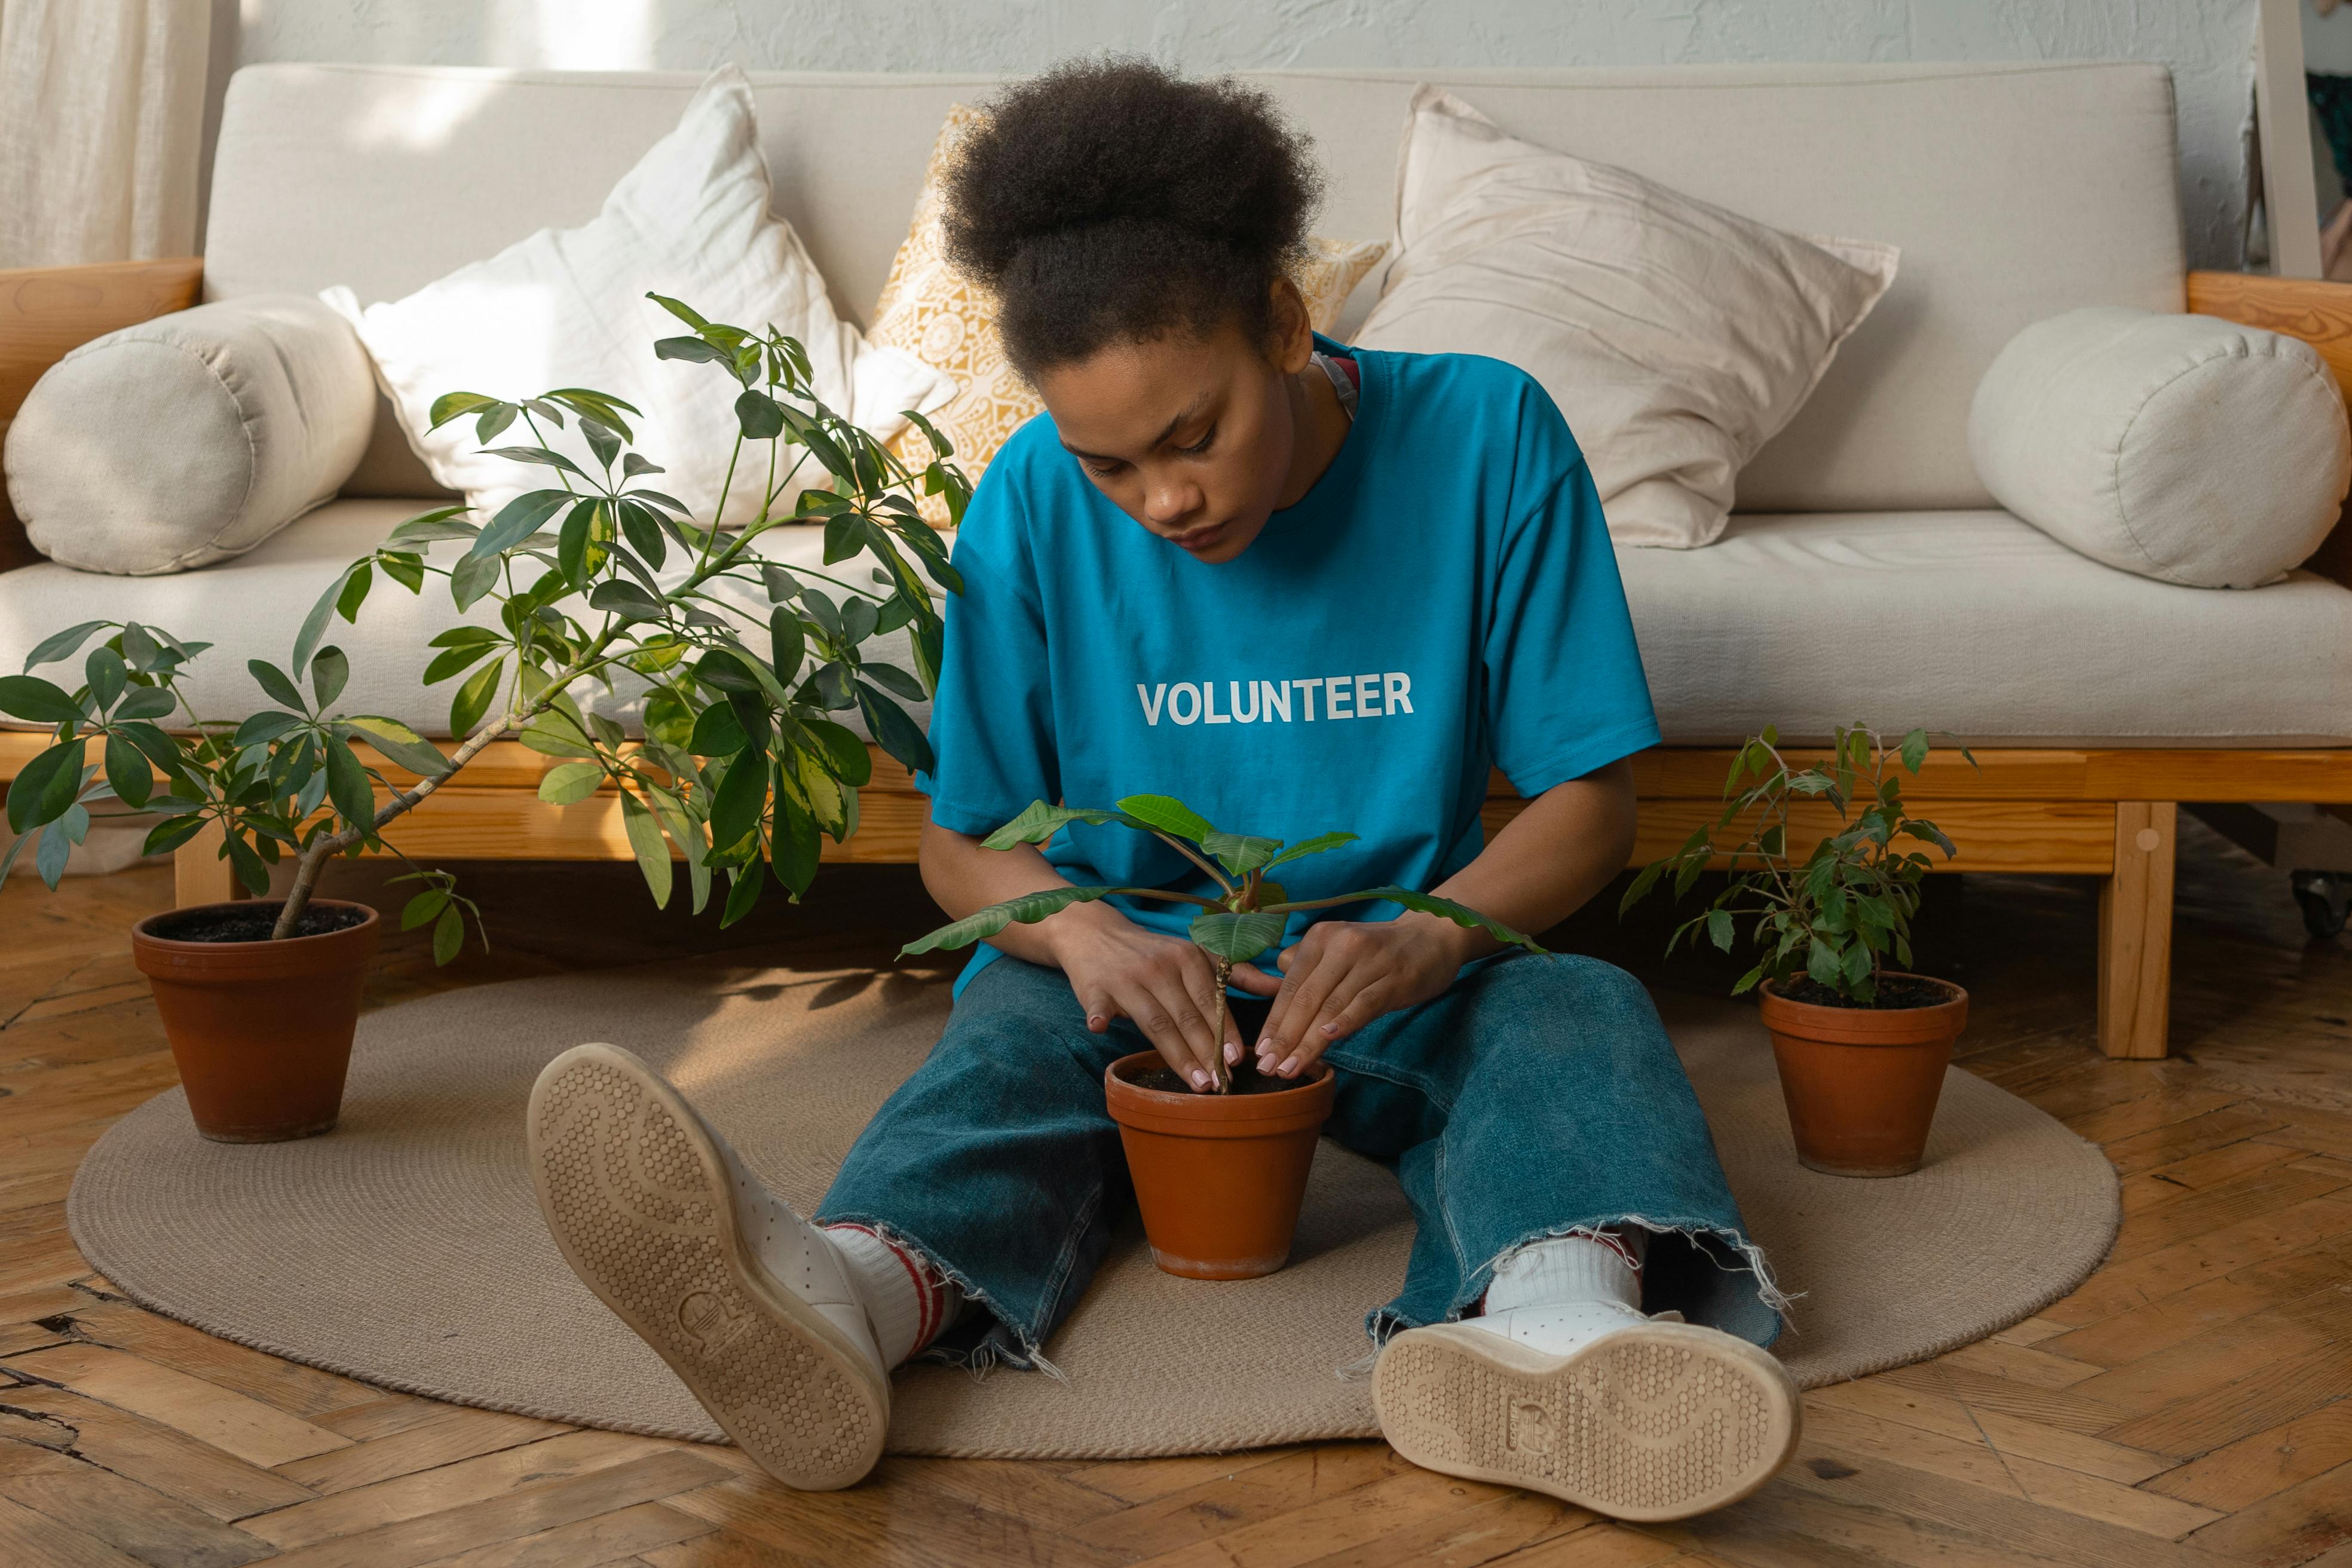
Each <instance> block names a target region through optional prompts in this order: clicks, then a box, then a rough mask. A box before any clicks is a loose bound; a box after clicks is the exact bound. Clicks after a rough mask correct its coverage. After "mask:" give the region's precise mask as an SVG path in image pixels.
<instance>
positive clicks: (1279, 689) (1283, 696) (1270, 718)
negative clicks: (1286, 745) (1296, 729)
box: [1257, 680, 1290, 724]
mask: <svg viewBox="0 0 2352 1568" xmlns="http://www.w3.org/2000/svg"><path fill="white" fill-rule="evenodd" d="M1257 689H1258V690H1259V691H1260V692H1261V693H1262V694H1263V695H1262V699H1261V700H1263V701H1264V703H1265V721H1266V722H1267V723H1269V724H1271V723H1273V722H1274V721H1276V720H1277V719H1279V720H1281V721H1282V722H1284V723H1286V724H1287V723H1289V722H1290V686H1289V683H1288V682H1286V681H1280V680H1261V681H1259V682H1258V683H1257Z"/></svg>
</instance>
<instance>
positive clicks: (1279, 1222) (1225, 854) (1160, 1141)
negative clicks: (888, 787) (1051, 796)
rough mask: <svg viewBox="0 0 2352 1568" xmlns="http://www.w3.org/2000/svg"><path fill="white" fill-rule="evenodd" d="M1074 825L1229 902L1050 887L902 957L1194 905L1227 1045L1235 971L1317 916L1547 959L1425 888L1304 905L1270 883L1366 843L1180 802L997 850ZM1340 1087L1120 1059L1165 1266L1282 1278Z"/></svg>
mask: <svg viewBox="0 0 2352 1568" xmlns="http://www.w3.org/2000/svg"><path fill="white" fill-rule="evenodd" d="M1073 822H1083V823H1087V824H1089V825H1091V826H1104V825H1106V824H1117V825H1118V826H1122V827H1131V828H1133V829H1135V830H1136V831H1137V832H1139V833H1149V834H1150V835H1151V836H1152V837H1156V838H1158V839H1160V841H1161V842H1162V843H1164V844H1166V845H1168V846H1169V847H1171V848H1173V849H1174V850H1175V851H1176V852H1177V853H1178V854H1180V855H1181V856H1183V857H1184V858H1186V859H1187V860H1190V861H1191V862H1192V864H1193V865H1194V866H1196V867H1198V868H1200V869H1201V871H1202V874H1203V875H1205V876H1206V877H1207V878H1208V879H1210V881H1211V882H1213V884H1214V885H1215V886H1216V888H1217V889H1218V893H1217V896H1216V897H1214V898H1204V897H1202V896H1200V895H1198V894H1193V893H1178V892H1171V891H1168V890H1167V889H1160V888H1101V887H1087V888H1078V887H1066V888H1049V889H1043V890H1041V891H1038V892H1034V893H1027V894H1024V895H1023V896H1022V897H1020V898H1017V899H1011V900H1006V901H1005V902H1003V903H1001V904H992V905H990V906H989V907H988V908H987V909H984V910H978V911H976V912H974V913H972V914H969V915H966V916H965V917H964V918H963V919H961V920H960V921H954V922H952V923H951V924H949V925H945V926H942V927H940V929H939V930H938V931H932V932H931V933H930V934H929V935H928V936H924V937H921V938H919V939H918V940H916V941H914V942H908V944H907V946H906V947H905V949H904V950H903V952H902V955H903V954H904V953H917V952H931V951H932V950H934V949H942V948H959V947H967V946H970V945H971V943H973V942H982V941H985V940H986V939H987V938H989V937H992V936H994V935H995V934H996V933H997V932H998V931H1003V929H1004V928H1005V927H1006V926H1008V925H1011V924H1013V922H1014V921H1020V922H1022V923H1024V924H1034V923H1035V922H1036V921H1042V920H1045V918H1047V917H1048V916H1050V915H1053V914H1055V913H1057V912H1059V911H1060V910H1066V909H1067V908H1069V907H1070V906H1071V905H1072V904H1083V903H1092V902H1093V901H1094V900H1097V899H1103V898H1108V897H1111V896H1112V895H1114V894H1116V895H1119V896H1121V897H1126V898H1135V899H1150V900H1157V901H1160V902H1163V903H1174V904H1190V905H1192V906H1194V907H1195V908H1197V909H1198V910H1200V913H1198V914H1197V915H1195V916H1193V917H1192V926H1191V935H1192V942H1193V944H1194V945H1195V946H1197V947H1199V948H1200V949H1201V951H1202V952H1204V953H1206V954H1207V955H1208V958H1209V962H1210V964H1211V966H1212V968H1213V971H1214V973H1215V975H1216V989H1217V1016H1216V1018H1215V1020H1214V1025H1215V1033H1216V1037H1217V1038H1219V1039H1223V1038H1224V1031H1225V1016H1226V1013H1225V984H1226V982H1227V981H1228V980H1230V979H1231V978H1232V975H1233V969H1234V964H1236V963H1248V962H1250V961H1251V960H1252V959H1255V958H1256V957H1257V956H1258V955H1259V954H1261V953H1263V952H1265V951H1266V950H1267V949H1269V948H1272V947H1274V946H1276V945H1277V944H1278V943H1279V942H1281V941H1282V935H1283V931H1284V929H1285V927H1286V925H1287V924H1288V921H1289V917H1290V916H1291V915H1292V914H1294V913H1297V912H1298V911H1301V910H1324V909H1331V908H1334V907H1336V906H1338V905H1340V904H1354V903H1370V902H1375V901H1379V900H1387V901H1389V902H1391V903H1396V904H1402V906H1404V907H1405V908H1406V909H1409V910H1423V911H1424V912H1427V913H1430V914H1437V915H1444V917H1445V918H1446V919H1448V920H1450V921H1454V923H1455V924H1456V925H1461V926H1465V927H1474V928H1476V929H1479V930H1483V931H1486V932H1487V933H1488V934H1490V935H1492V936H1493V937H1494V938H1495V939H1496V941H1498V942H1508V943H1513V944H1516V945H1517V946H1519V947H1523V948H1526V949H1527V950H1528V952H1543V951H1544V950H1543V949H1542V948H1541V947H1539V946H1538V945H1537V944H1536V942H1534V941H1533V940H1532V939H1530V938H1528V937H1526V936H1523V935H1521V934H1520V933H1519V932H1517V931H1513V930H1511V929H1510V927H1508V926H1507V925H1504V924H1503V923H1501V922H1500V921H1494V920H1489V919H1488V918H1487V917H1486V916H1485V915H1482V914H1480V913H1479V912H1478V911H1477V910H1473V909H1470V908H1468V907H1467V906H1465V905H1462V904H1458V903H1455V902H1454V901H1453V900H1450V899H1440V898H1435V897H1433V896H1432V895H1430V894H1427V893H1422V892H1416V891H1414V890H1413V889H1410V888H1393V887H1391V888H1368V889H1364V890H1362V891H1360V892H1353V893H1338V894H1334V895H1331V896H1330V897H1328V898H1320V899H1301V900H1292V899H1290V898H1289V896H1288V895H1287V893H1286V891H1285V890H1284V889H1283V887H1282V884H1281V883H1279V882H1276V881H1274V880H1272V879H1270V878H1269V877H1268V876H1267V873H1268V872H1270V871H1272V870H1274V869H1275V868H1276V867H1279V866H1283V865H1286V864H1287V863H1289V862H1291V861H1295V860H1299V859H1303V858H1306V857H1307V856H1309V855H1316V854H1320V853H1321V852H1322V851H1324V850H1327V849H1333V848H1337V847H1339V846H1340V845H1342V844H1349V843H1353V842H1354V841H1355V838H1356V836H1355V835H1354V834H1352V833H1323V834H1318V835H1317V836H1316V837H1312V838H1304V839H1300V840H1299V841H1298V842H1297V843H1295V844H1287V845H1286V844H1285V843H1284V842H1283V841H1282V840H1281V839H1278V838H1259V837H1251V836H1249V835H1246V834H1240V833H1225V832H1221V831H1219V830H1218V829H1217V828H1216V827H1214V826H1212V825H1211V824H1210V823H1209V821H1208V820H1207V819H1206V818H1205V817H1203V816H1201V814H1200V813H1198V812H1196V811H1194V810H1192V808H1191V807H1190V806H1188V805H1185V804H1184V803H1183V802H1181V801H1180V800H1176V799H1173V798H1171V797H1170V796H1168V795H1129V797H1128V798H1126V799H1125V800H1122V801H1120V802H1119V803H1118V807H1117V808H1116V809H1112V810H1104V809H1100V808H1097V807H1088V806H1067V805H1046V804H1045V802H1044V801H1042V800H1041V801H1034V802H1032V803H1031V804H1030V806H1029V808H1028V809H1027V810H1026V811H1024V812H1023V813H1022V814H1021V815H1020V816H1017V817H1014V818H1013V820H1012V821H1011V822H1008V823H1006V824H1005V825H1004V826H1003V827H1000V828H998V829H997V830H996V831H995V832H994V833H992V834H991V835H989V836H988V837H987V838H986V839H984V840H982V842H983V843H984V844H985V845H986V846H987V847H989V848H991V849H1010V848H1012V847H1013V846H1014V845H1016V844H1042V843H1044V842H1045V840H1047V839H1049V838H1051V837H1054V835H1055V834H1056V833H1058V832H1060V831H1061V830H1062V829H1063V828H1064V827H1065V826H1067V825H1069V824H1070V823H1073ZM1333 1088H1334V1085H1333V1080H1332V1076H1331V1068H1329V1067H1328V1065H1326V1064H1323V1063H1320V1062H1318V1063H1317V1064H1316V1069H1315V1072H1314V1074H1313V1076H1311V1077H1310V1078H1308V1079H1307V1080H1306V1081H1305V1082H1303V1083H1296V1084H1294V1083H1288V1082H1286V1081H1284V1080H1283V1079H1275V1078H1268V1077H1265V1076H1264V1075H1261V1074H1260V1073H1258V1071H1257V1070H1256V1068H1255V1067H1254V1066H1251V1065H1248V1064H1247V1063H1246V1062H1245V1063H1244V1066H1243V1067H1241V1068H1234V1069H1230V1070H1228V1069H1226V1068H1224V1067H1223V1064H1222V1063H1219V1064H1217V1070H1216V1073H1215V1076H1214V1077H1213V1079H1212V1080H1211V1082H1210V1083H1209V1085H1208V1086H1207V1087H1206V1088H1205V1089H1200V1090H1197V1091H1196V1090H1193V1089H1191V1088H1190V1087H1189V1086H1188V1085H1187V1084H1186V1083H1185V1081H1184V1080H1183V1079H1181V1078H1180V1077H1179V1076H1178V1075H1177V1074H1176V1073H1175V1071H1174V1070H1173V1069H1171V1068H1167V1067H1165V1066H1163V1065H1162V1064H1161V1062H1160V1056H1159V1053H1158V1052H1156V1051H1138V1052H1136V1053H1135V1054H1134V1055H1132V1056H1126V1057H1121V1058H1118V1060H1117V1061H1115V1062H1113V1063H1111V1064H1110V1066H1109V1067H1108V1068H1107V1069H1106V1070H1105V1071H1104V1073H1103V1092H1104V1095H1105V1098H1106V1099H1107V1100H1108V1103H1109V1108H1110V1114H1111V1118H1112V1120H1114V1121H1117V1122H1118V1135H1119V1142H1120V1144H1121V1146H1122V1147H1123V1148H1124V1149H1125V1150H1126V1152H1127V1164H1128V1171H1129V1174H1130V1175H1131V1176H1132V1177H1133V1178H1134V1181H1135V1195H1136V1202H1137V1205H1138V1206H1139V1207H1140V1208H1141V1209H1142V1211H1143V1228H1144V1233H1145V1235H1146V1237H1147V1238H1148V1239H1149V1240H1150V1244H1151V1256H1152V1259H1153V1261H1155V1262H1156V1263H1158V1264H1159V1266H1160V1268H1163V1269H1165V1270H1167V1271H1168V1272H1169V1273H1171V1274H1180V1275H1183V1276H1184V1277H1186V1278H1188V1279H1253V1278H1255V1277H1256V1276H1258V1275H1261V1274H1271V1273H1273V1272H1274V1271H1275V1270H1276V1269H1277V1268H1281V1267H1282V1265H1283V1263H1284V1262H1285V1261H1286V1259H1287V1258H1289V1256H1290V1242H1291V1237H1292V1235H1293V1233H1295V1232H1296V1231H1297V1228H1298V1207H1299V1204H1300V1202H1301V1200H1302V1199H1303V1198H1304V1197H1305V1195H1306V1192H1307V1170H1308V1168H1309V1166H1311V1165H1312V1164H1313V1163H1314V1159H1315V1140H1316V1134H1317V1131H1318V1129H1320V1128H1321V1127H1322V1125H1323V1122H1324V1119H1325V1118H1326V1117H1328V1115H1329V1114H1330V1111H1331V1097H1332V1091H1333Z"/></svg>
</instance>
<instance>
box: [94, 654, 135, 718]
mask: <svg viewBox="0 0 2352 1568" xmlns="http://www.w3.org/2000/svg"><path fill="white" fill-rule="evenodd" d="M82 678H83V679H85V680H87V681H88V682H89V700H90V705H91V706H92V707H94V708H96V709H97V710H99V711H100V713H103V712H105V711H106V710H108V709H110V708H111V707H113V706H114V704H115V700H117V699H118V698H120V697H121V695H122V689H123V688H124V687H125V686H127V685H129V684H130V683H131V668H130V667H129V666H128V665H126V664H124V663H123V662H122V656H121V654H119V653H117V652H115V651H114V650H113V649H112V648H110V647H105V646H104V645H102V644H101V645H100V646H99V647H94V648H92V649H90V650H89V658H88V659H87V660H86V661H84V663H83V665H82Z"/></svg>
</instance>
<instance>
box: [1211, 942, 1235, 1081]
mask: <svg viewBox="0 0 2352 1568" xmlns="http://www.w3.org/2000/svg"><path fill="white" fill-rule="evenodd" d="M1233 977H1234V961H1233V960H1232V959H1230V958H1221V959H1219V960H1217V1023H1216V1030H1215V1035H1216V1041H1217V1059H1216V1062H1215V1063H1214V1067H1215V1074H1214V1078H1213V1082H1214V1083H1215V1084H1216V1089H1217V1092H1218V1093H1219V1094H1223V1093H1224V1092H1225V1091H1226V1090H1228V1089H1232V1088H1233V1087H1234V1069H1233V1068H1230V1067H1228V1066H1226V1065H1225V1017H1226V1009H1225V984H1226V983H1227V982H1228V981H1230V980H1232V979H1233Z"/></svg>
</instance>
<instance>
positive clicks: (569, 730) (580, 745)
mask: <svg viewBox="0 0 2352 1568" xmlns="http://www.w3.org/2000/svg"><path fill="white" fill-rule="evenodd" d="M516 739H518V740H520V742H522V743H523V744H524V745H526V746H529V747H530V749H531V750H532V751H534V752H539V753H540V754H541V756H548V757H593V756H594V755H596V748H595V747H594V746H593V745H590V744H589V743H588V736H587V733H586V732H585V731H583V730H582V729H581V728H580V727H579V726H578V725H577V724H574V723H573V722H572V721H571V720H570V719H569V718H566V717H565V716H564V715H563V714H562V713H542V714H541V715H540V716H539V717H538V718H536V719H534V720H532V721H530V723H529V724H528V725H526V726H525V727H524V729H523V731H522V733H521V734H520V735H519V736H517V737H516Z"/></svg>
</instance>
